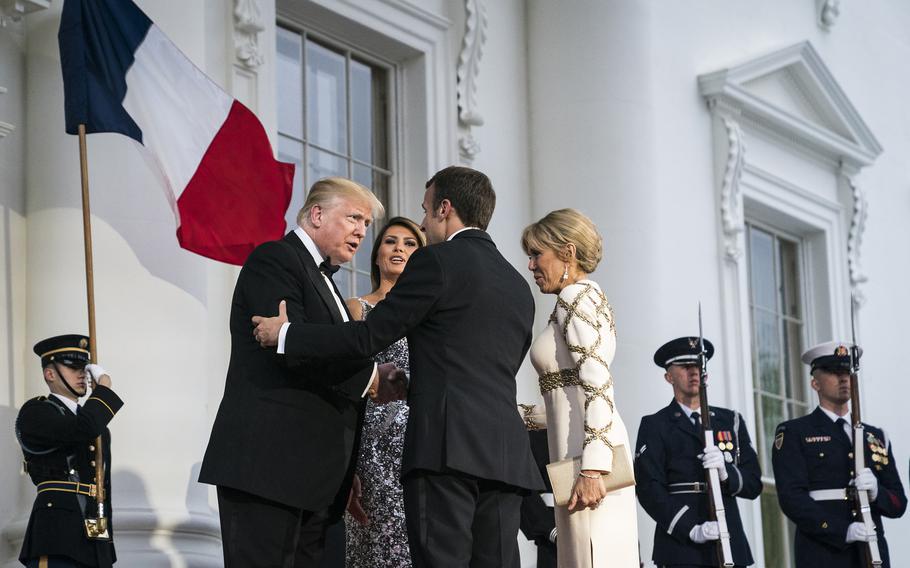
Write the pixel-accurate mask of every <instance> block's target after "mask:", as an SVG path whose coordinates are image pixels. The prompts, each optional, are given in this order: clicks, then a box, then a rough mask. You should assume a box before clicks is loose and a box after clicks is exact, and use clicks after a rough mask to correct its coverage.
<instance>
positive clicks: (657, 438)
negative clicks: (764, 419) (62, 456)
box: [635, 400, 762, 566]
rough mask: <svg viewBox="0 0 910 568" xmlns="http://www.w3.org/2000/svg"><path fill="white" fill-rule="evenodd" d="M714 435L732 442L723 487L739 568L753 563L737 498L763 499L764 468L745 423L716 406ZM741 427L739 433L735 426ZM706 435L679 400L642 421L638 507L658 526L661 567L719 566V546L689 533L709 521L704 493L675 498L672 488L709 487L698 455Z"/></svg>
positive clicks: (637, 472)
mask: <svg viewBox="0 0 910 568" xmlns="http://www.w3.org/2000/svg"><path fill="white" fill-rule="evenodd" d="M710 408H711V429H712V430H714V441H715V442H721V441H722V442H724V444H727V443H728V442H729V443H730V444H732V445H733V449H732V450H726V453H729V454H730V456H731V458H732V461H730V462H727V464H726V468H727V480H726V481H724V482H722V483H721V492H722V494H723V499H724V507H725V508H726V510H727V528H728V530H729V531H730V548H731V549H732V552H733V560H734V562H735V563H736V565H737V566H750V565H751V564H752V562H753V560H752V551H751V549H750V548H749V541H748V540H747V539H746V533H745V530H744V529H743V524H742V519H741V518H740V516H739V507H738V506H737V503H736V500H737V499H736V498H737V497H739V498H741V499H755V498H757V497H758V496H759V495H760V494H761V490H762V484H761V468H760V467H759V464H758V456H757V455H756V453H755V449H754V448H753V447H752V442H751V441H750V439H749V432H748V430H747V429H746V423H745V420H743V418H742V416H738V415H737V413H736V412H735V411H733V410H728V409H726V408H720V407H717V406H712V407H710ZM736 422H739V425H738V428H737V427H736V426H735V423H736ZM704 447H705V443H704V439H703V438H702V437H701V433H700V431H699V430H698V429H696V427H695V426H694V425H693V424H692V422H691V421H690V420H689V417H688V416H686V415H685V414H684V413H683V412H682V409H681V408H679V405H678V404H677V403H676V401H675V400H673V401H670V404H669V405H668V406H666V407H665V408H663V409H662V410H660V411H659V412H657V413H656V414H652V415H651V416H645V417H644V418H642V419H641V425H640V426H639V427H638V441H637V442H636V443H635V479H636V481H637V486H636V492H637V494H638V501H639V503H641V506H642V507H643V508H644V509H645V511H647V513H648V514H649V515H650V516H651V518H652V519H654V520H655V521H656V522H657V528H656V529H655V530H654V553H653V556H652V558H653V559H654V562H655V563H657V564H658V565H664V564H691V565H696V566H716V565H717V544H716V543H714V542H708V543H705V544H696V543H694V542H692V541H691V540H690V539H689V532H690V531H691V530H692V527H694V526H695V525H697V524H700V523H704V522H705V521H707V520H708V518H709V511H708V496H707V495H706V494H704V493H677V494H673V495H671V494H670V490H669V488H668V485H669V484H672V483H691V482H704V481H705V469H704V467H702V462H701V460H700V459H698V455H699V454H701V453H702V451H704Z"/></svg>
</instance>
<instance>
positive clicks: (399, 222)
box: [370, 217, 427, 290]
mask: <svg viewBox="0 0 910 568" xmlns="http://www.w3.org/2000/svg"><path fill="white" fill-rule="evenodd" d="M392 227H404V228H405V229H407V230H409V231H411V232H412V233H414V238H416V239H417V248H420V247H422V246H426V244H427V237H426V235H424V234H423V231H421V230H420V226H419V225H418V224H417V223H415V222H414V221H411V220H410V219H408V218H407V217H392V218H391V219H389V221H388V222H387V223H386V224H385V225H383V227H382V230H381V231H379V232H377V233H376V240H374V241H373V250H372V252H370V283H371V284H372V285H373V290H375V289H377V288H379V266H377V265H376V255H378V254H379V246H380V245H381V244H382V239H384V238H385V233H386V231H388V230H389V229H390V228H392Z"/></svg>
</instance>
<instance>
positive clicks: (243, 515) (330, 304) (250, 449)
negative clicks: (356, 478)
mask: <svg viewBox="0 0 910 568" xmlns="http://www.w3.org/2000/svg"><path fill="white" fill-rule="evenodd" d="M382 212H383V210H382V205H381V204H380V203H379V201H378V200H377V199H376V197H375V196H373V194H372V193H370V192H369V191H368V190H367V189H366V188H364V187H362V186H360V185H359V184H357V183H355V182H353V181H350V180H347V179H343V178H326V179H323V180H320V181H318V182H316V183H315V184H314V185H313V187H312V188H311V189H310V192H309V195H308V196H307V199H306V202H305V203H304V206H303V208H302V209H301V211H300V213H299V214H298V217H297V223H298V225H299V226H298V227H297V229H295V230H294V231H292V232H290V233H288V234H287V235H286V236H285V237H284V238H283V239H281V240H278V241H272V242H268V243H265V244H263V245H261V246H259V247H257V248H256V249H255V250H254V251H253V252H252V253H251V254H250V256H249V258H248V259H247V261H246V263H244V265H243V269H242V270H241V271H240V275H239V277H238V279H237V284H236V287H235V288H234V297H233V301H232V306H231V317H230V329H231V360H230V364H229V367H228V373H227V379H226V381H225V387H224V397H223V398H222V400H221V406H220V407H219V409H218V414H217V416H216V418H215V423H214V425H213V427H212V434H211V438H210V439H209V445H208V448H207V449H206V452H205V458H204V459H203V462H202V469H201V471H200V473H199V481H200V482H202V483H208V484H212V485H216V486H217V487H218V506H219V511H220V517H221V533H222V544H223V548H224V561H225V566H226V567H227V568H252V567H270V568H271V567H279V566H280V567H282V568H301V567H306V568H309V567H311V566H312V567H315V566H318V565H319V559H320V557H321V556H322V553H323V547H324V541H325V531H326V528H327V526H328V525H329V524H330V523H331V522H333V521H334V520H337V519H338V518H340V516H341V513H342V512H343V508H344V504H345V502H346V500H347V497H348V492H349V489H350V486H351V481H352V479H353V472H354V465H355V464H354V462H355V461H356V460H354V459H352V458H353V457H354V456H356V450H357V446H358V436H359V432H360V421H361V417H362V414H363V408H364V406H365V399H364V397H365V396H366V395H367V394H369V395H370V396H374V397H379V396H380V395H382V396H384V397H386V398H388V396H386V393H387V389H388V388H389V386H390V385H391V384H392V382H391V381H383V382H382V383H381V384H382V387H383V388H382V389H380V388H379V386H380V382H379V377H380V375H382V378H383V379H385V378H386V376H387V375H388V374H389V373H390V369H389V368H388V367H385V366H380V368H379V369H377V368H376V365H374V364H373V361H372V360H371V359H370V358H369V357H368V356H363V357H349V358H346V359H344V360H336V361H331V362H330V361H324V360H313V359H308V358H304V357H299V356H294V355H278V354H276V353H275V352H274V350H264V349H262V348H260V346H259V344H258V343H257V342H256V341H255V339H254V337H253V336H252V335H251V334H250V330H251V325H250V318H251V317H252V316H253V315H254V314H261V313H267V312H269V311H270V310H274V309H275V306H276V305H277V304H278V302H279V300H282V301H284V302H286V306H287V313H288V314H289V315H290V317H292V318H294V321H299V322H314V323H321V324H326V325H332V324H339V323H342V322H344V321H348V320H349V319H350V314H348V312H347V309H346V308H345V304H344V302H343V301H342V298H341V294H339V292H338V289H337V288H336V287H335V285H334V283H333V281H332V279H331V275H332V274H333V273H334V271H335V270H337V265H339V264H341V263H344V262H347V261H349V260H351V258H352V257H353V256H354V253H355V252H356V251H357V248H358V247H359V246H360V245H361V242H362V241H363V238H364V236H365V235H366V229H367V226H369V224H370V223H371V221H372V219H373V218H374V217H378V216H380V215H381V214H382ZM400 394H401V395H403V388H402V392H401V393H400Z"/></svg>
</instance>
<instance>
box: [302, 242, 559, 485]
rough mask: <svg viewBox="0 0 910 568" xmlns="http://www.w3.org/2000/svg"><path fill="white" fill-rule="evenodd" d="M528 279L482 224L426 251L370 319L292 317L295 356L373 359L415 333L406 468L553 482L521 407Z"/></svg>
mask: <svg viewBox="0 0 910 568" xmlns="http://www.w3.org/2000/svg"><path fill="white" fill-rule="evenodd" d="M533 319H534V300H533V298H532V297H531V291H530V289H529V287H528V284H527V282H526V281H525V280H524V278H522V276H521V275H520V274H518V272H517V271H516V270H515V269H514V268H513V267H512V265H510V264H509V263H508V262H507V261H506V259H505V258H503V256H502V255H501V254H500V253H499V251H498V250H497V249H496V245H495V244H494V243H493V240H492V239H491V238H490V236H489V235H488V234H487V233H485V232H483V231H480V230H476V229H475V230H468V231H464V232H462V233H459V234H458V235H456V236H455V238H454V239H452V240H450V241H446V242H444V243H439V244H435V245H431V246H428V247H424V248H421V249H418V250H417V251H415V252H414V254H413V255H411V258H410V260H409V261H408V264H407V265H406V266H405V269H404V272H403V273H402V274H401V276H400V277H399V278H398V282H397V283H396V284H395V287H394V288H393V289H392V291H391V292H389V294H388V295H387V296H386V298H385V300H383V301H382V302H380V303H379V304H377V306H376V307H375V308H374V309H373V310H372V311H371V312H370V314H369V316H368V317H367V319H366V320H365V321H357V322H350V323H347V324H344V325H338V326H327V325H308V324H301V323H300V322H299V321H298V320H295V319H294V317H293V316H290V315H289V321H290V322H291V325H290V327H289V328H288V331H287V335H286V337H285V352H286V353H287V354H288V356H290V357H301V358H307V357H316V356H322V357H354V358H359V357H367V356H370V355H372V354H375V353H378V352H379V351H382V350H383V349H385V348H386V347H387V346H389V345H391V344H392V343H393V342H395V341H396V340H398V339H399V338H401V337H403V336H407V338H408V346H409V351H410V365H411V382H410V389H409V393H408V405H409V407H410V413H409V416H408V426H407V432H406V434H405V448H404V455H403V456H402V468H401V472H402V475H403V476H404V475H407V474H408V473H409V472H411V471H414V470H428V471H434V472H441V471H451V470H455V471H457V472H461V473H464V474H468V475H471V476H475V477H478V478H481V479H487V480H493V481H500V482H503V483H506V484H509V485H513V486H516V487H520V488H526V489H533V490H539V489H542V488H543V484H542V480H541V478H540V474H539V473H538V471H537V466H536V465H535V464H534V459H533V457H532V456H531V450H530V447H529V445H528V436H527V432H526V429H525V425H524V422H523V420H522V419H521V417H520V416H519V413H518V409H517V407H516V404H515V398H516V387H515V375H516V373H517V372H518V368H519V366H520V365H521V362H522V360H523V359H524V357H525V354H526V353H527V351H528V348H529V346H530V344H531V326H532V322H533Z"/></svg>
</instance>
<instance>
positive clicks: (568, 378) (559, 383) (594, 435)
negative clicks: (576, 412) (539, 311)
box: [539, 284, 616, 449]
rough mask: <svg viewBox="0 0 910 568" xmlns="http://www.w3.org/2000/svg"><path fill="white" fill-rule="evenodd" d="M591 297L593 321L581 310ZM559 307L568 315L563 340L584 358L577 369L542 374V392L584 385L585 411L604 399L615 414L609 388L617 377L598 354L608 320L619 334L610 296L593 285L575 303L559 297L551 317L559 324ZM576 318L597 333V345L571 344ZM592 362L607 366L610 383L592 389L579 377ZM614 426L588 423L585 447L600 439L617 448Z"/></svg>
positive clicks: (563, 328) (576, 364)
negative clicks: (612, 440)
mask: <svg viewBox="0 0 910 568" xmlns="http://www.w3.org/2000/svg"><path fill="white" fill-rule="evenodd" d="M589 295H591V296H593V297H592V298H591V300H592V303H593V304H594V306H595V309H594V319H593V320H592V319H591V317H590V316H589V314H587V313H585V312H582V311H579V305H580V304H581V303H582V301H584V300H585V298H586V297H588V296H589ZM559 308H562V309H563V310H565V312H566V317H565V320H564V321H563V323H562V326H561V328H562V329H561V331H562V338H563V340H564V341H565V342H566V346H567V347H568V349H569V352H570V353H577V354H579V355H580V357H579V358H578V361H577V362H576V363H575V368H574V369H560V370H559V371H554V372H550V373H544V374H543V375H541V376H540V379H539V380H540V391H541V392H542V393H546V392H549V391H551V390H553V389H557V388H564V387H569V386H580V387H581V388H582V390H584V393H585V412H587V410H588V407H589V406H590V405H591V403H592V402H594V401H595V400H597V399H598V398H602V399H603V400H604V401H605V402H606V403H607V405H609V407H610V411H611V412H615V410H616V407H615V405H614V403H613V398H612V397H611V396H610V395H609V394H608V393H607V391H608V390H609V389H611V388H613V375H612V373H610V365H609V364H608V363H607V362H606V361H604V360H603V358H602V357H601V356H600V354H599V353H598V350H599V349H600V347H601V344H602V343H603V332H604V329H603V328H604V321H606V325H608V326H609V329H610V331H611V332H613V334H614V335H615V334H616V323H615V321H614V319H613V307H612V306H611V305H610V302H608V301H607V297H606V296H605V295H604V293H603V292H601V291H600V290H599V289H597V288H595V287H594V285H593V284H585V285H584V288H583V289H582V290H581V291H580V292H579V293H578V294H577V295H576V296H575V298H574V299H573V300H572V302H571V303H569V302H567V301H565V300H564V299H562V298H561V297H558V296H557V298H556V306H554V307H553V313H551V314H550V322H551V323H558V322H559V319H558V317H557V313H558V310H559ZM573 319H578V320H580V321H582V322H584V323H585V324H587V325H588V326H590V327H591V328H593V329H594V331H596V332H597V339H596V340H595V341H594V344H593V345H591V346H585V345H576V344H573V343H571V342H570V341H569V325H570V324H571V323H572V320H573ZM588 360H591V361H596V362H597V363H600V364H601V365H603V367H604V368H605V369H606V370H607V374H608V376H609V379H608V380H607V382H605V383H604V384H602V385H600V386H592V385H589V384H587V383H585V382H584V381H582V380H581V377H580V376H579V370H580V369H581V366H582V365H583V364H584V363H585V362H586V361H588ZM612 427H613V421H612V420H611V421H610V423H609V424H607V425H606V426H604V427H603V428H592V427H590V426H588V425H587V424H585V441H584V446H583V447H587V446H588V444H590V443H591V442H593V441H595V440H599V441H601V442H603V443H604V444H605V445H606V446H607V447H608V448H611V449H612V448H613V445H612V444H611V443H610V441H609V440H608V439H607V433H608V432H609V431H610V429H611V428H612Z"/></svg>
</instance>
